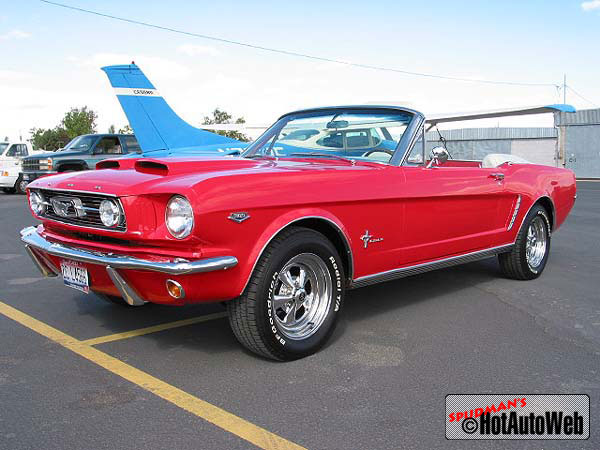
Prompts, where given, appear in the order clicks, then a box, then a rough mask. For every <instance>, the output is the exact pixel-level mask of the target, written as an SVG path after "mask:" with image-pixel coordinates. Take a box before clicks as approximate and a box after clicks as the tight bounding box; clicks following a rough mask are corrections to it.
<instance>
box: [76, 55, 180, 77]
mask: <svg viewBox="0 0 600 450" xmlns="http://www.w3.org/2000/svg"><path fill="white" fill-rule="evenodd" d="M67 59H68V60H69V61H70V62H73V59H74V58H73V56H69V57H67ZM132 61H135V63H136V64H137V65H138V66H140V68H141V69H142V70H143V71H144V73H145V74H146V76H148V77H149V78H150V80H151V81H152V80H153V79H154V78H157V79H165V80H182V79H185V78H188V77H189V76H190V75H191V73H192V71H191V70H190V69H189V67H187V66H184V65H183V64H180V63H178V62H175V61H173V60H170V59H166V58H161V57H158V56H148V55H131V54H126V53H96V54H94V55H92V56H90V57H89V58H87V59H83V60H81V61H80V62H79V65H80V66H84V67H90V68H93V69H95V70H99V69H100V67H103V66H109V65H114V64H129V63H131V62H132Z"/></svg>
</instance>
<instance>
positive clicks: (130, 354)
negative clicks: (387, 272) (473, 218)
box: [0, 182, 600, 450]
mask: <svg viewBox="0 0 600 450" xmlns="http://www.w3.org/2000/svg"><path fill="white" fill-rule="evenodd" d="M31 223H32V218H31V216H30V214H29V211H28V209H27V207H26V205H25V198H24V197H21V196H16V195H0V237H1V244H0V302H1V303H0V342H1V345H0V449H31V448H44V449H64V450H66V449H90V448H93V449H104V448H106V449H114V448H120V449H139V448H146V449H155V448H156V449H165V448H173V449H198V448H202V449H237V448H255V447H254V445H253V444H252V443H254V444H258V445H262V446H264V447H272V448H277V447H279V448H288V447H292V446H293V445H294V444H295V445H298V446H301V447H306V448H314V449H396V448H407V449H410V448H426V449H435V448H457V449H458V448H461V449H462V448H499V449H500V448H515V449H521V448H561V449H562V448H590V449H592V448H594V449H597V448H600V436H599V434H600V428H599V427H598V423H599V420H600V417H599V416H598V414H599V406H600V289H599V288H600V283H599V282H598V279H599V275H598V269H599V268H600V239H598V229H599V228H598V224H599V223H600V183H593V182H580V183H578V200H577V204H576V206H575V209H574V210H573V212H572V213H571V215H570V217H569V219H568V220H567V223H566V224H565V225H564V226H563V227H562V228H561V229H560V230H559V231H558V232H557V233H556V234H555V235H554V236H553V239H552V252H551V257H550V261H549V263H548V266H547V267H546V271H545V273H544V274H543V275H542V277H541V278H539V279H537V280H534V281H529V282H518V281H513V280H507V279H503V278H501V277H500V276H499V269H498V265H497V263H496V260H495V259H489V260H485V261H481V262H477V263H472V264H468V265H465V266H459V267H455V268H451V269H446V270H442V271H437V272H431V273H428V274H423V275H419V276H415V277H412V278H407V279H404V280H399V281H396V282H390V283H386V284H382V285H377V286H373V287H369V288H363V289H360V290H356V291H352V292H351V293H350V294H349V295H348V298H347V303H346V306H345V311H344V316H343V319H342V321H341V323H340V326H339V327H338V329H337V330H336V333H335V335H334V338H333V339H332V341H331V342H330V343H329V345H328V346H327V347H326V348H325V349H323V350H322V351H321V352H320V353H318V354H317V355H314V356H312V357H309V358H306V359H303V360H300V361H295V362H291V363H275V362H271V361H266V360H263V359H260V358H258V357H256V356H254V355H252V354H250V353H248V352H246V351H244V350H243V349H242V347H241V346H240V345H238V343H237V342H236V340H235V338H234V337H233V334H232V333H231V331H230V329H229V325H228V323H227V320H226V319H225V318H224V315H223V311H224V310H223V308H222V307H221V306H220V305H207V306H194V307H182V308H169V307H164V306H155V305H149V306H144V307H142V308H126V307H122V306H118V305H112V304H109V303H106V302H104V301H102V300H100V299H97V298H96V297H94V296H92V295H85V294H82V293H78V292H77V291H74V290H71V289H68V288H66V287H63V286H62V281H61V280H60V279H43V278H41V276H40V274H39V273H38V272H37V270H36V269H35V268H34V266H33V265H32V264H31V261H30V260H29V258H28V257H27V255H26V254H25V252H24V249H23V248H22V245H21V244H20V241H19V239H18V233H19V230H20V229H21V228H23V227H25V226H27V225H30V224H31ZM21 313H24V314H21ZM186 319H189V320H187V321H185V322H180V321H184V320H186ZM147 327H154V328H153V329H145V328H147ZM140 329H142V331H139V330H140ZM128 332H131V333H128ZM107 336H108V337H107ZM96 338H100V339H96ZM451 393H503V394H504V393H514V394H517V393H522V394H524V393H528V394H535V393H582V394H588V395H589V396H590V398H591V421H592V427H591V437H590V439H589V440H587V441H573V442H571V441H555V442H552V441H480V442H477V441H473V442H471V441H447V440H446V439H445V430H444V423H445V422H444V421H445V410H444V404H445V403H444V402H445V396H446V395H447V394H451ZM215 407H217V408H215ZM215 423H217V425H218V426H217V425H215Z"/></svg>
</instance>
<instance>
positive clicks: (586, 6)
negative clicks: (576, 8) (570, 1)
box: [581, 0, 600, 11]
mask: <svg viewBox="0 0 600 450" xmlns="http://www.w3.org/2000/svg"><path fill="white" fill-rule="evenodd" d="M581 8H582V9H583V10H584V11H592V10H594V9H600V0H591V1H589V2H583V3H582V4H581Z"/></svg>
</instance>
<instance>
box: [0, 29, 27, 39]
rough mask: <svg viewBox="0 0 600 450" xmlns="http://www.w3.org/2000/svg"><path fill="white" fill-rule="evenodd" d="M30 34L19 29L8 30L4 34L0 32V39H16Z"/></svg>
mask: <svg viewBox="0 0 600 450" xmlns="http://www.w3.org/2000/svg"><path fill="white" fill-rule="evenodd" d="M30 37H31V34H30V33H27V32H25V31H21V30H10V31H8V32H6V33H4V34H0V41H9V40H17V39H27V38H30Z"/></svg>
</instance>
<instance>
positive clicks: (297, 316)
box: [227, 227, 345, 361]
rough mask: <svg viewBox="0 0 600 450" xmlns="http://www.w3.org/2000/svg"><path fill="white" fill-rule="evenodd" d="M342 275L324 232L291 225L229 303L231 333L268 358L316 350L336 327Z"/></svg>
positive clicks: (285, 357) (295, 356)
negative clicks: (244, 286) (241, 292)
mask: <svg viewBox="0 0 600 450" xmlns="http://www.w3.org/2000/svg"><path fill="white" fill-rule="evenodd" d="M344 280H345V279H344V268H343V265H342V261H341V258H340V256H339V254H338V252H337V250H336V249H335V247H334V246H333V245H332V244H331V242H330V241H329V240H328V239H327V238H326V237H325V236H323V235H322V234H321V233H319V232H317V231H314V230H311V229H308V228H302V227H290V228H288V229H287V230H284V231H283V232H281V233H280V234H279V235H278V236H276V237H275V238H274V239H273V240H272V241H271V242H270V243H269V245H268V246H267V248H266V249H265V251H264V252H263V254H262V256H261V257H260V259H259V261H258V263H257V264H256V267H255V269H254V272H253V273H252V276H251V278H250V282H249V283H248V286H247V287H246V290H245V291H244V293H243V294H242V295H241V296H240V297H239V298H237V299H235V300H231V301H229V302H227V311H228V312H229V323H230V324H231V328H232V330H233V333H234V334H235V336H236V338H237V339H238V341H240V343H241V344H242V345H244V346H245V347H246V348H247V349H248V350H250V351H252V352H254V353H257V354H259V355H261V356H264V357H266V358H270V359H275V360H280V361H286V360H293V359H298V358H302V357H304V356H308V355H310V354H312V353H315V352H316V351H317V350H319V349H320V348H321V347H322V346H323V345H324V344H325V342H326V341H327V339H329V337H330V336H331V334H332V333H333V330H334V328H335V325H336V321H337V318H338V315H339V314H340V311H341V308H342V303H343V300H344V287H345V286H344V282H345V281H344Z"/></svg>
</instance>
